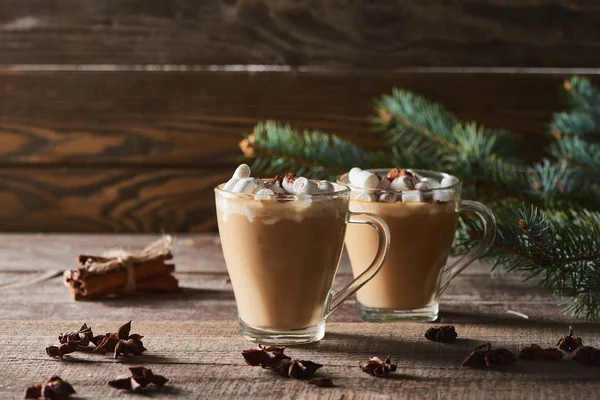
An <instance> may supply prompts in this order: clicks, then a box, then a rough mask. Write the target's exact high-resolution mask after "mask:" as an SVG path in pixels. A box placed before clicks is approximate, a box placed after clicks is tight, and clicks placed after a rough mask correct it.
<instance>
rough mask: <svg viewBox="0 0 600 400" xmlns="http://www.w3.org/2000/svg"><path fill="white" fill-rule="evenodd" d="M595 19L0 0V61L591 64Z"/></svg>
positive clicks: (458, 7) (569, 7)
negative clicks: (2, 0) (1, 2)
mask: <svg viewBox="0 0 600 400" xmlns="http://www.w3.org/2000/svg"><path fill="white" fill-rule="evenodd" d="M599 22H600V8H599V7H598V4H596V3H594V2H590V1H585V0H578V1H573V0H560V1H551V0H526V1H525V0H523V1H514V0H492V1H486V2H480V1H474V0H460V1H455V2H451V3H449V2H445V1H443V0H433V1H428V2H426V3H421V2H413V1H409V0H394V1H385V2H371V1H365V0H361V1H354V2H348V1H342V2H340V1H334V0H326V1H314V0H301V1H296V0H284V1H276V2H273V1H265V0H260V1H256V0H237V1H225V0H222V1H204V2H198V1H194V0H176V1H169V2H164V1H148V0H128V1H121V0H63V1H52V2H49V1H47V0H5V1H4V2H3V4H2V14H1V15H0V60H2V61H1V62H2V63H21V64H62V63H71V64H80V63H81V64H90V63H91V64H161V63H167V64H210V65H212V64H221V65H223V64H283V65H292V66H305V65H319V66H323V65H325V66H330V67H331V66H333V67H342V68H344V67H353V68H356V67H360V68H375V69H386V70H389V69H393V68H397V67H399V66H414V65H427V66H439V65H452V66H456V65H462V66H473V65H480V66H499V65H503V66H533V67H539V66H548V67H557V66H570V67H581V66H588V67H598V66H599V65H600V52H599V51H598V50H599V49H600V44H599V39H600V37H599V33H598V30H597V29H596V27H597V25H598V23H599Z"/></svg>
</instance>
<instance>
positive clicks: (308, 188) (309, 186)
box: [292, 177, 319, 194]
mask: <svg viewBox="0 0 600 400" xmlns="http://www.w3.org/2000/svg"><path fill="white" fill-rule="evenodd" d="M292 190H293V191H294V194H317V193H319V187H318V186H317V184H316V183H314V182H313V181H311V180H308V179H306V178H304V177H300V178H296V180H295V181H294V184H293V185H292Z"/></svg>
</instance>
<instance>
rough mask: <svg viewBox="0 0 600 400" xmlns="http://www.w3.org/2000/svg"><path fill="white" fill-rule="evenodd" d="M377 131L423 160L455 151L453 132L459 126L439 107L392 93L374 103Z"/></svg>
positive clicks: (396, 91)
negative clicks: (411, 150) (412, 151)
mask: <svg viewBox="0 0 600 400" xmlns="http://www.w3.org/2000/svg"><path fill="white" fill-rule="evenodd" d="M375 109H376V111H377V117H375V118H374V119H373V121H374V122H375V124H376V127H377V129H378V130H380V131H384V132H386V134H387V137H388V143H389V144H390V145H393V146H396V147H400V148H405V147H410V146H412V147H413V148H415V149H417V150H418V151H419V152H420V154H421V155H422V157H423V158H433V157H434V156H435V155H436V154H439V153H440V152H442V151H446V150H456V145H455V144H454V143H453V133H452V129H453V128H454V126H455V125H456V124H457V123H458V120H457V119H456V117H455V116H454V115H452V114H451V113H450V112H448V111H447V110H446V109H445V108H444V107H443V106H441V105H440V104H436V103H432V102H430V101H428V100H427V99H425V98H424V97H421V96H418V95H416V94H413V93H411V92H409V91H406V90H401V89H394V90H393V91H392V94H391V95H384V96H381V97H380V98H379V99H377V100H376V101H375Z"/></svg>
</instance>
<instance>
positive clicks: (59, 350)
mask: <svg viewBox="0 0 600 400" xmlns="http://www.w3.org/2000/svg"><path fill="white" fill-rule="evenodd" d="M78 346H79V344H78V343H77V342H67V343H64V344H61V345H60V346H48V347H46V354H48V356H50V357H54V358H60V359H61V360H62V358H63V356H64V355H65V354H69V353H73V352H74V351H75V350H77V347H78Z"/></svg>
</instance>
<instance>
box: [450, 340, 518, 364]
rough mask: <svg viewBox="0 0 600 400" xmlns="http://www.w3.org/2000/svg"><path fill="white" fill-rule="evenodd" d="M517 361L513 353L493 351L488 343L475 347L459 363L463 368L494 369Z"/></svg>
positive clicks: (501, 350) (503, 350)
mask: <svg viewBox="0 0 600 400" xmlns="http://www.w3.org/2000/svg"><path fill="white" fill-rule="evenodd" d="M516 361H517V358H516V357H515V355H514V354H513V353H511V352H510V351H508V350H506V349H494V350H492V345H491V344H489V343H486V344H482V345H481V346H478V347H476V348H475V349H474V350H473V351H472V352H471V354H469V355H468V356H467V357H466V358H465V359H464V360H463V362H462V363H461V365H462V366H463V367H473V368H494V367H500V366H504V365H508V364H512V363H514V362H516Z"/></svg>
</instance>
